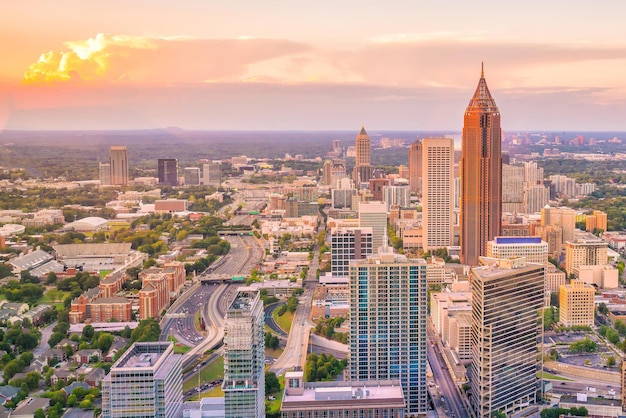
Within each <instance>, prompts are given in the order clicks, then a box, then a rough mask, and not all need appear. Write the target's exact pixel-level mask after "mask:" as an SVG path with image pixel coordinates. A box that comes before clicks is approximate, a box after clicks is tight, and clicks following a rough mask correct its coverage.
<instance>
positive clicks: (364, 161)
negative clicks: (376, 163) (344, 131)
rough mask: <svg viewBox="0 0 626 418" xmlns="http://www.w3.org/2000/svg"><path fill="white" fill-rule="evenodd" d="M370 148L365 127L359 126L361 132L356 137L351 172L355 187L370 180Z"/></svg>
mask: <svg viewBox="0 0 626 418" xmlns="http://www.w3.org/2000/svg"><path fill="white" fill-rule="evenodd" d="M370 148H371V145H370V136H369V135H368V134H367V132H366V131H365V127H364V126H361V131H360V132H359V134H358V135H357V136H356V161H355V163H356V164H355V166H354V171H353V172H352V179H353V180H354V183H355V184H357V185H358V184H360V183H365V182H368V181H370V178H372V166H371V160H370V155H371V154H370V152H371V151H370Z"/></svg>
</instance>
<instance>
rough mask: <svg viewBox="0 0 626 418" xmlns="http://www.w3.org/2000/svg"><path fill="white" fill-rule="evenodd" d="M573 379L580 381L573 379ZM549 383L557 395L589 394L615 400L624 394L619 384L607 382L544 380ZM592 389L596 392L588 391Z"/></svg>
mask: <svg viewBox="0 0 626 418" xmlns="http://www.w3.org/2000/svg"><path fill="white" fill-rule="evenodd" d="M572 379H580V378H575V377H572ZM544 380H546V381H548V382H552V393H553V394H555V395H566V394H570V395H573V396H576V393H587V394H588V395H589V396H593V397H598V395H600V396H603V397H605V398H609V399H610V398H615V399H619V398H620V395H621V393H622V388H621V387H620V385H618V384H615V383H613V384H611V383H606V382H597V381H591V380H589V381H585V382H580V381H578V382H576V381H563V380H553V379H544ZM588 387H591V388H594V389H595V392H592V391H588V390H587V388H588ZM610 391H613V392H614V394H613V395H612V394H610V393H609V392H610Z"/></svg>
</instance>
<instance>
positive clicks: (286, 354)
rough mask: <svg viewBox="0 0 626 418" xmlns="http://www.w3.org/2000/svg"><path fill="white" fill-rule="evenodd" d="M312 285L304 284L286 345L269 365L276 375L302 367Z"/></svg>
mask: <svg viewBox="0 0 626 418" xmlns="http://www.w3.org/2000/svg"><path fill="white" fill-rule="evenodd" d="M314 287H315V285H314V284H313V283H307V284H306V286H305V290H304V293H303V294H302V295H301V296H300V303H299V304H298V307H297V308H296V313H295V315H294V317H293V322H292V323H291V330H290V331H289V336H288V337H287V345H286V346H285V349H284V351H283V353H282V354H281V355H280V357H279V358H278V359H277V360H276V362H274V364H273V365H272V367H270V371H271V372H274V373H276V375H277V376H280V375H281V374H283V373H284V372H285V371H287V370H290V369H293V368H295V367H304V363H305V361H306V352H307V347H308V342H309V333H310V330H311V327H312V326H311V324H310V322H309V317H310V316H311V296H313V289H314Z"/></svg>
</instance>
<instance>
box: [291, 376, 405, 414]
mask: <svg viewBox="0 0 626 418" xmlns="http://www.w3.org/2000/svg"><path fill="white" fill-rule="evenodd" d="M355 383H356V382H315V383H304V393H303V394H302V395H287V394H285V395H284V397H283V404H282V407H281V409H282V410H285V409H289V408H290V407H291V408H293V407H296V408H297V407H300V406H301V404H303V403H311V402H312V403H316V404H322V403H323V404H325V405H328V406H329V407H331V406H332V404H345V403H346V402H350V403H352V402H356V401H358V402H359V404H361V403H363V402H372V403H376V404H389V403H391V404H395V405H402V406H404V395H403V393H402V386H401V385H400V382H399V381H369V382H361V383H362V384H361V385H358V386H357V385H355Z"/></svg>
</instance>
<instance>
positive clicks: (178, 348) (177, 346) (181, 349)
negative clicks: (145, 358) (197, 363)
mask: <svg viewBox="0 0 626 418" xmlns="http://www.w3.org/2000/svg"><path fill="white" fill-rule="evenodd" d="M167 341H171V342H173V343H174V354H185V353H186V352H187V351H189V350H191V347H187V346H186V345H185V344H181V343H179V342H178V340H177V339H176V337H174V336H173V335H170V336H168V337H167Z"/></svg>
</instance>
